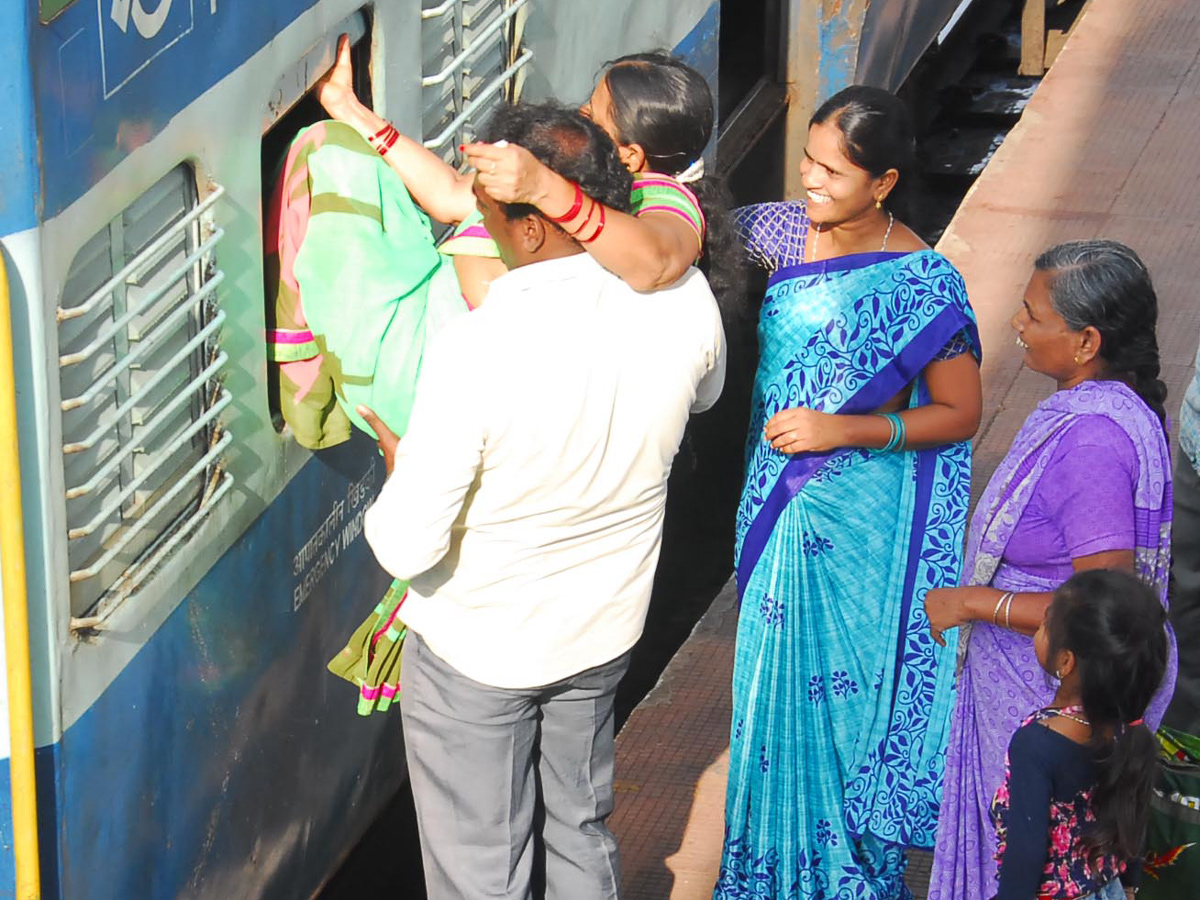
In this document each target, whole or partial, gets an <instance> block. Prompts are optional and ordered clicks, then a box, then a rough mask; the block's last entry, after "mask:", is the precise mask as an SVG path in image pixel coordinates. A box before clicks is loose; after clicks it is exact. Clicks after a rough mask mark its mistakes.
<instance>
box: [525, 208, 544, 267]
mask: <svg viewBox="0 0 1200 900" xmlns="http://www.w3.org/2000/svg"><path fill="white" fill-rule="evenodd" d="M546 228H547V225H546V220H545V219H543V218H542V217H541V216H539V215H535V214H533V213H530V214H529V215H527V216H525V218H523V219H522V220H521V225H520V228H519V229H518V234H519V235H520V238H521V247H522V249H523V250H524V251H525V252H526V253H527V254H529V255H531V256H532V255H534V254H536V253H537V252H538V251H539V250H541V249H542V246H543V245H544V244H545V243H546Z"/></svg>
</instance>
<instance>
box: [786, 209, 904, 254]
mask: <svg viewBox="0 0 1200 900" xmlns="http://www.w3.org/2000/svg"><path fill="white" fill-rule="evenodd" d="M895 224H896V217H895V216H894V215H892V213H891V212H888V227H887V231H885V232H884V233H883V244H882V245H881V246H880V247H879V252H880V253H883V252H885V251H886V250H887V242H888V238H890V237H891V236H892V226H893V225H895ZM820 240H821V229H820V228H818V227H817V226H816V225H814V226H813V242H812V253H811V254H810V255H809V257H808V261H809V262H816V261H817V243H818V242H819V241H820Z"/></svg>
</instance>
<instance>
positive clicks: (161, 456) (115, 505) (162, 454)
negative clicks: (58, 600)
mask: <svg viewBox="0 0 1200 900" xmlns="http://www.w3.org/2000/svg"><path fill="white" fill-rule="evenodd" d="M232 400H233V395H232V394H231V393H229V391H226V390H222V391H221V395H220V399H219V400H217V402H216V403H214V404H213V405H212V406H210V407H209V408H208V409H207V410H205V412H204V414H203V415H202V416H200V417H199V418H197V419H195V420H193V421H192V424H191V425H189V426H188V427H187V428H185V429H184V430H183V431H181V432H180V433H179V434H177V435H175V437H174V438H172V439H171V442H170V443H169V444H167V445H166V446H165V447H162V448H161V449H159V450H158V451H156V452H155V454H154V459H153V461H152V463H151V465H150V466H148V467H147V469H146V471H144V472H143V473H142V474H141V475H139V476H137V477H136V478H134V479H133V480H132V481H130V482H129V483H128V484H126V485H125V486H124V487H123V488H122V489H121V490H120V491H118V492H117V494H116V496H115V497H113V498H111V499H110V500H109V501H108V502H107V503H106V504H105V505H104V506H102V507H100V510H99V511H98V512H97V513H96V514H95V515H94V516H93V517H92V519H91V521H90V522H88V523H87V524H86V525H84V526H82V527H80V528H72V529H70V530H69V531H67V540H70V541H73V540H76V539H77V538H81V537H87V536H88V535H89V534H91V533H92V532H94V531H95V530H96V529H97V528H99V527H100V526H101V525H103V524H104V523H105V521H106V520H107V519H108V517H109V516H111V515H112V514H113V513H118V512H120V511H121V508H122V507H123V506H124V505H125V501H126V500H128V499H129V498H130V497H132V496H133V495H134V494H135V493H137V490H138V488H140V487H141V486H142V485H143V484H145V483H146V482H147V481H149V480H150V477H151V476H152V475H157V474H158V470H159V466H161V465H162V461H163V460H165V459H170V457H171V455H172V454H173V453H174V452H175V451H176V450H178V449H179V448H180V447H182V446H183V445H184V444H186V443H188V441H190V440H191V439H192V438H194V437H195V436H196V435H197V434H199V433H200V432H201V430H203V429H204V428H205V427H206V426H208V424H209V423H210V422H212V421H213V420H214V419H215V418H216V417H217V414H218V413H220V412H221V410H223V409H224V408H225V407H226V406H228V405H229V404H230V402H231V401H232ZM142 518H145V517H144V516H143V517H142Z"/></svg>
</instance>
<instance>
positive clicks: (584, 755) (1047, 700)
mask: <svg viewBox="0 0 1200 900" xmlns="http://www.w3.org/2000/svg"><path fill="white" fill-rule="evenodd" d="M351 84H352V79H351V72H350V58H349V53H348V48H347V47H346V45H345V44H343V45H342V47H341V48H340V51H339V56H338V62H337V64H336V66H335V67H334V69H333V71H332V72H331V73H330V74H329V75H328V76H327V77H326V79H325V80H324V81H323V82H322V84H321V86H320V93H319V97H320V99H321V102H322V103H323V105H324V106H325V108H326V110H327V111H328V112H329V114H330V115H331V116H332V117H333V121H332V122H328V123H321V124H320V125H318V126H314V127H313V128H312V129H310V130H309V131H307V132H305V133H304V134H302V135H301V136H300V137H299V138H297V141H296V142H295V143H294V144H293V147H292V150H291V152H290V153H289V155H288V159H287V160H286V162H285V164H284V170H283V174H282V176H281V189H280V191H279V192H278V201H277V203H276V204H275V207H274V209H273V211H272V216H273V220H274V221H275V222H276V227H275V228H274V229H273V231H272V233H271V240H272V247H271V249H272V250H273V251H275V252H276V253H277V255H278V262H279V282H280V288H279V292H278V298H277V310H276V318H277V321H276V323H275V324H276V325H277V326H278V327H277V330H276V331H275V333H274V335H273V340H274V342H275V347H276V359H277V360H278V361H279V363H280V366H279V370H280V385H281V395H283V396H285V397H287V398H288V399H287V403H285V405H284V414H285V417H287V419H288V421H289V423H290V424H291V425H292V427H293V431H294V433H296V435H297V437H298V438H299V439H302V440H304V441H307V442H308V445H309V446H314V447H319V446H324V445H326V443H327V442H328V441H331V440H332V441H336V440H338V439H340V437H341V436H342V435H343V434H344V433H346V431H347V430H348V428H349V427H350V423H351V422H353V423H354V424H356V425H358V426H360V427H363V428H364V429H367V430H369V431H370V433H372V434H373V435H375V436H376V437H377V438H378V440H379V445H380V448H381V450H382V452H383V454H384V458H385V462H386V465H387V469H388V472H389V477H388V479H387V481H386V483H385V484H384V486H383V488H382V491H381V493H380V495H379V498H378V499H377V501H376V502H375V504H374V506H372V508H371V509H370V511H369V512H368V514H367V516H366V522H365V531H366V536H367V540H368V541H369V543H370V545H371V547H372V548H373V550H374V551H375V554H376V556H377V558H378V560H379V562H380V564H381V565H382V566H383V567H384V569H386V570H387V571H388V572H389V573H390V574H391V575H392V576H393V577H394V578H395V579H396V583H395V584H394V585H393V588H392V590H390V591H389V593H388V597H387V598H385V601H384V602H383V603H381V604H379V606H377V607H376V609H375V611H374V612H373V613H372V617H371V618H370V619H368V622H367V623H364V628H363V629H360V632H359V634H360V640H359V641H358V645H356V644H354V643H352V645H351V646H350V647H348V648H347V650H346V651H345V654H348V655H349V657H353V659H351V660H350V661H349V662H347V661H345V660H343V663H344V664H343V665H342V666H341V670H342V671H343V672H344V673H353V674H352V675H351V676H350V677H352V678H353V680H355V681H356V683H357V684H358V686H359V688H360V691H361V699H360V709H364V704H365V709H364V711H370V710H371V709H374V708H386V706H387V705H388V703H390V702H391V701H392V700H393V699H394V698H395V697H397V696H398V697H399V705H400V709H401V716H402V719H403V725H404V731H405V740H406V753H407V757H408V766H409V773H410V778H411V782H412V787H413V794H414V798H415V801H416V809H417V817H418V824H419V828H420V832H421V839H422V853H423V858H424V865H425V878H426V884H427V889H428V892H429V896H430V897H431V898H436V900H443V898H445V900H449V898H455V900H458V898H468V900H475V898H483V897H510V898H515V900H521V898H526V897H531V896H533V895H534V892H536V893H537V894H538V895H539V896H541V895H544V896H546V897H548V898H569V900H592V898H595V900H601V898H615V897H616V896H617V895H618V890H619V868H618V859H617V849H616V842H615V840H614V838H613V836H612V834H611V833H610V832H609V830H608V828H607V826H606V824H605V820H606V818H607V817H608V815H609V813H611V811H612V808H613V765H614V744H613V697H614V692H615V689H616V685H617V683H618V682H619V681H620V679H621V677H622V675H623V674H624V672H625V669H626V667H627V665H628V660H629V653H630V650H631V648H632V647H633V645H634V644H635V642H636V641H637V640H638V638H639V636H640V634H641V631H642V627H643V623H644V620H645V616H646V611H647V607H648V604H649V599H650V590H651V584H652V580H653V575H654V570H655V565H656V562H657V558H658V553H659V547H660V543H661V535H662V524H663V513H664V507H665V502H666V485H667V476H668V474H669V472H670V468H671V463H672V460H673V458H674V456H675V454H676V452H677V450H678V448H679V444H680V441H681V439H682V437H683V432H684V426H685V424H686V422H687V419H688V416H689V415H690V414H691V413H693V412H700V411H702V410H704V409H706V408H708V407H710V406H711V405H712V404H713V403H715V402H716V401H717V398H718V396H719V395H720V393H721V388H722V383H723V379H724V372H725V358H726V348H725V337H724V332H723V329H722V315H723V314H724V315H725V316H727V317H728V316H730V315H733V314H735V313H736V310H737V307H738V305H739V304H741V303H745V302H746V301H745V300H744V298H743V297H742V294H741V292H740V291H739V290H738V285H739V284H740V283H741V280H740V278H739V269H740V268H741V267H743V266H753V265H757V266H759V267H761V268H763V269H766V270H767V273H768V276H769V280H768V287H767V290H766V292H765V295H764V296H763V297H762V300H761V308H760V312H759V328H758V338H759V362H758V369H757V373H756V377H755V387H754V393H753V398H752V409H751V421H750V424H749V438H748V441H747V448H746V468H745V477H744V486H743V491H742V497H741V502H740V505H739V509H738V513H737V518H736V522H735V523H731V524H732V525H733V526H734V527H733V529H731V531H732V532H735V536H734V537H735V540H736V556H735V566H736V581H737V589H738V595H739V599H740V614H739V624H738V634H737V646H736V658H735V663H734V669H733V672H732V673H731V676H732V680H733V720H732V722H731V735H730V757H731V759H730V768H729V779H728V793H727V802H726V814H725V838H724V846H723V854H722V860H721V865H720V873H719V876H718V879H717V883H716V885H715V888H714V900H740V898H749V897H755V898H779V900H785V898H786V900H790V898H842V897H855V898H871V900H884V898H902V897H907V896H909V893H908V889H907V887H906V886H905V884H904V871H905V865H906V853H907V850H908V848H910V847H927V848H928V847H935V848H936V850H935V855H934V866H933V875H932V881H931V885H930V893H929V896H930V897H931V898H939V900H988V898H992V897H999V898H1001V900H1017V898H1020V900H1032V898H1078V897H1090V896H1094V897H1101V898H1121V897H1125V896H1126V895H1127V894H1132V893H1134V892H1136V889H1137V885H1138V879H1139V874H1140V859H1141V857H1142V854H1143V849H1144V847H1143V845H1144V840H1145V832H1146V821H1147V810H1148V807H1149V802H1150V796H1151V791H1152V784H1153V777H1154V771H1155V758H1156V746H1157V745H1156V743H1155V740H1154V738H1153V734H1152V732H1153V730H1154V729H1155V728H1156V727H1157V725H1158V724H1159V722H1160V721H1161V720H1162V718H1163V715H1164V712H1165V711H1166V708H1167V705H1168V703H1169V701H1170V700H1171V696H1172V689H1173V686H1174V681H1175V675H1176V670H1177V654H1176V649H1175V642H1174V637H1173V633H1172V629H1171V626H1170V624H1169V623H1168V621H1167V614H1166V596H1167V583H1168V573H1169V569H1170V562H1171V518H1172V508H1173V504H1172V471H1171V466H1170V463H1169V453H1168V438H1167V416H1166V411H1165V405H1164V404H1165V400H1166V389H1165V387H1164V385H1163V383H1162V382H1161V381H1160V380H1159V358H1158V346H1157V339H1156V333H1155V328H1156V320H1157V300H1156V296H1155V293H1154V288H1153V286H1152V283H1151V279H1150V275H1149V273H1148V271H1147V269H1146V267H1145V265H1144V264H1143V263H1142V261H1141V260H1140V259H1139V258H1138V256H1137V254H1136V253H1135V252H1134V251H1133V250H1131V249H1130V248H1128V247H1126V246H1124V245H1122V244H1119V243H1116V242H1113V241H1105V240H1093V241H1078V242H1071V243H1066V244H1061V245H1059V246H1056V247H1052V248H1050V249H1048V250H1047V251H1046V252H1045V253H1043V254H1042V255H1041V256H1040V257H1039V258H1038V259H1037V261H1036V264H1035V266H1034V269H1033V271H1032V272H1031V274H1030V277H1029V282H1028V286H1027V287H1026V289H1025V293H1024V297H1023V298H1020V299H1019V301H1018V302H1016V303H1015V305H1016V307H1017V308H1016V312H1015V314H1014V316H1013V319H1012V327H1013V329H1014V332H1015V337H1016V342H1017V344H1018V345H1019V346H1020V347H1021V348H1022V350H1023V351H1024V361H1025V364H1026V365H1027V366H1028V367H1029V368H1030V369H1032V370H1033V371H1035V372H1038V373H1041V374H1043V375H1045V376H1047V377H1048V378H1050V379H1052V380H1053V381H1054V383H1055V386H1056V390H1055V392H1054V393H1053V394H1052V395H1051V396H1050V398H1049V399H1047V400H1045V401H1043V402H1042V403H1040V404H1039V405H1038V406H1037V408H1036V409H1035V410H1034V411H1033V413H1032V414H1031V415H1030V416H1029V418H1028V419H1027V421H1026V422H1025V424H1024V426H1023V427H1022V428H1021V430H1020V432H1019V433H1018V434H1017V436H1016V438H1015V439H1014V441H1013V443H1012V447H1011V449H1010V450H1009V452H1008V454H1007V456H1006V457H1005V458H1004V460H1003V461H1002V462H1001V463H1000V465H999V466H998V468H997V469H996V471H995V473H994V474H993V475H992V477H991V479H990V481H989V482H988V485H987V487H986V489H985V490H984V492H983V494H982V496H981V498H980V500H979V502H978V504H977V505H976V508H975V511H974V514H973V517H972V519H971V521H970V527H969V529H968V527H967V526H968V521H967V518H968V506H969V500H970V483H971V439H972V438H973V436H974V435H975V433H976V431H977V430H978V428H979V423H980V419H981V414H982V409H981V407H982V398H981V384H980V370H979V363H980V359H981V353H982V348H981V345H980V339H979V334H978V331H977V328H976V324H975V316H974V313H973V311H972V309H971V305H970V302H969V299H968V295H967V289H966V286H965V285H964V282H963V279H962V278H961V276H960V275H959V273H958V272H957V271H956V270H955V268H954V266H953V265H952V264H951V263H950V262H949V261H948V260H947V259H946V258H945V257H943V256H941V255H940V254H938V253H937V252H935V251H933V250H932V249H930V248H929V247H928V246H927V245H926V244H925V242H924V241H923V240H922V239H921V237H920V236H919V235H918V234H917V232H916V231H914V230H913V228H911V227H910V225H909V222H910V221H911V218H910V216H911V212H910V211H911V209H912V202H913V198H912V197H911V196H910V193H911V188H912V185H913V169H914V164H915V155H916V143H915V140H914V135H913V132H912V128H911V125H910V122H909V118H908V115H907V111H906V109H905V106H904V104H903V103H902V102H901V101H900V100H898V99H897V98H896V97H894V96H893V95H891V94H889V93H887V92H885V91H882V90H878V89H874V88H869V87H851V88H847V89H845V90H843V91H841V92H839V93H837V94H835V95H834V96H833V97H830V98H829V99H828V100H826V101H825V102H824V103H823V104H822V105H821V107H820V108H819V109H818V110H817V111H816V113H815V114H814V115H813V117H812V120H811V122H810V126H809V132H808V142H807V145H806V148H805V154H804V159H803V160H802V161H801V163H800V167H801V177H802V182H803V185H804V188H805V191H806V194H805V197H804V199H801V200H795V201H783V202H775V203H765V204H759V205H755V206H750V207H744V208H741V209H738V210H734V211H732V213H730V212H729V211H728V210H727V209H726V203H725V197H724V195H723V193H722V190H721V188H720V186H719V185H718V184H716V183H715V179H713V178H712V177H711V176H706V174H705V172H704V164H703V152H704V150H705V148H706V147H707V146H708V145H709V142H710V139H711V137H712V129H713V103H712V97H711V95H710V93H709V89H708V86H707V84H706V82H705V81H704V79H703V78H702V77H701V76H699V75H698V74H697V73H696V72H694V71H693V70H691V69H690V68H689V67H687V66H686V65H685V64H683V63H682V62H680V61H679V60H676V59H674V58H672V57H670V56H668V55H666V54H662V53H645V54H636V55H633V56H628V57H623V58H621V59H618V60H616V61H614V62H612V63H609V64H608V65H607V66H606V67H605V69H604V71H603V72H602V73H601V75H600V77H599V79H598V81H597V84H596V87H595V90H594V92H593V93H592V96H591V97H590V99H589V100H588V101H587V102H586V103H585V104H584V105H583V107H582V109H580V110H578V111H576V110H571V109H567V108H565V107H562V106H559V105H557V104H553V103H546V104H517V105H515V106H511V107H506V108H504V109H502V110H501V111H500V112H498V113H497V114H496V115H495V116H494V118H493V119H492V121H491V122H490V123H489V124H488V126H487V128H486V132H485V134H483V135H482V138H481V140H480V141H478V142H475V143H472V144H469V145H466V146H465V147H464V148H463V152H464V154H465V159H466V160H467V162H468V163H469V164H470V169H469V170H468V171H467V172H466V173H460V172H458V171H457V170H455V169H453V168H452V167H450V166H448V165H447V164H446V163H444V162H443V161H442V160H440V159H439V158H437V157H435V156H433V155H432V154H431V153H429V152H428V151H426V150H424V149H423V148H422V147H421V146H420V145H419V144H417V143H415V142H413V141H411V140H409V139H408V138H406V137H404V136H403V135H401V134H399V133H398V132H397V131H396V129H395V128H394V127H392V126H391V125H390V124H389V123H387V122H386V121H384V120H383V119H382V118H380V117H379V116H377V115H376V114H375V113H373V112H372V111H370V110H369V109H368V108H367V107H366V106H364V105H363V104H362V103H361V102H360V101H359V100H358V98H356V97H355V96H354V93H353V90H352V89H351ZM422 210H423V211H424V212H422ZM426 214H428V215H429V216H432V217H434V218H435V219H437V220H439V221H442V222H446V223H448V224H450V225H453V226H454V230H453V233H452V235H451V236H450V237H449V238H448V239H447V240H445V241H443V242H441V243H440V244H439V243H438V242H437V241H435V239H434V235H433V232H432V230H431V229H430V225H429V220H428V218H426ZM710 283H711V287H710ZM360 285H361V289H360ZM1014 299H1016V298H1014ZM1198 396H1200V394H1198ZM1196 406H1197V408H1198V409H1200V402H1198V403H1197V404H1196ZM1197 433H1200V429H1197ZM1191 441H1192V443H1191V444H1190V445H1189V444H1186V443H1185V445H1184V450H1183V453H1182V454H1181V462H1180V466H1182V465H1183V464H1184V462H1187V463H1188V464H1189V465H1191V464H1192V461H1193V460H1194V459H1195V456H1196V451H1195V448H1196V446H1197V444H1198V443H1200V440H1198V439H1197V438H1196V436H1195V435H1193V436H1192V437H1191ZM1177 471H1178V467H1177ZM1177 477H1180V476H1177ZM1189 477H1190V478H1191V479H1192V483H1193V484H1194V483H1195V482H1196V475H1195V472H1194V471H1191V472H1190V476H1189ZM1193 493H1194V494H1196V493H1197V492H1193ZM1197 496H1200V494H1197ZM1189 502H1190V503H1191V504H1193V506H1191V507H1189V509H1191V510H1192V512H1191V513H1190V515H1192V517H1193V518H1195V515H1196V514H1195V511H1194V507H1195V506H1196V505H1200V501H1197V500H1196V498H1195V497H1193V498H1192V499H1191V500H1190V501H1189ZM1198 533H1200V529H1195V528H1193V529H1192V531H1191V533H1190V540H1192V541H1193V542H1194V541H1195V540H1196V534H1198ZM964 544H965V546H964ZM1179 552H1180V549H1179V547H1178V546H1177V547H1176V553H1177V554H1178V553H1179ZM1177 562H1178V561H1177ZM1197 568H1200V553H1193V558H1191V559H1190V560H1189V562H1188V564H1187V566H1186V567H1185V569H1184V571H1185V572H1186V574H1183V575H1180V576H1179V577H1180V578H1181V579H1187V580H1188V588H1187V589H1188V590H1193V591H1194V588H1195V584H1194V583H1200V578H1197V577H1196V576H1195V574H1194V572H1195V570H1196V569H1197ZM1198 608H1200V607H1198ZM1188 621H1190V620H1188ZM401 622H402V623H403V625H401V624H400V623H401ZM405 629H406V630H405ZM385 633H386V634H388V635H389V636H390V639H389V642H384V643H385V644H395V645H399V643H400V641H399V640H398V638H402V652H396V653H390V655H389V656H388V659H389V660H390V661H389V662H388V663H386V664H381V663H379V662H378V661H377V659H376V658H374V657H373V654H377V649H376V648H377V646H383V645H380V644H378V642H379V639H380V637H381V636H382V635H384V634H385ZM356 654H358V655H357V656H356ZM379 658H382V654H381V652H380V653H379ZM1193 677H1194V676H1193ZM381 700H382V701H384V702H382V703H381V704H379V705H377V703H378V702H379V701H381ZM1190 709H1191V710H1192V711H1194V707H1193V708H1190ZM1180 715H1181V717H1182V720H1181V721H1178V722H1177V723H1176V724H1177V725H1179V726H1180V727H1184V728H1186V727H1190V726H1191V725H1192V724H1193V723H1192V722H1191V719H1190V718H1187V716H1188V715H1190V713H1189V712H1186V711H1185V712H1184V713H1181V714H1180Z"/></svg>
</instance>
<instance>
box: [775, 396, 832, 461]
mask: <svg viewBox="0 0 1200 900" xmlns="http://www.w3.org/2000/svg"><path fill="white" fill-rule="evenodd" d="M842 424H843V423H842V422H841V417H840V416H837V415H834V414H832V413H823V412H817V410H815V409H805V408H804V407H796V408H795V409H782V410H780V411H779V412H777V413H775V415H773V416H771V419H770V421H768V422H767V425H766V428H764V429H763V434H764V435H765V437H766V439H767V441H768V442H770V444H771V446H772V447H774V448H775V449H776V450H778V451H780V452H781V453H823V452H825V451H828V450H836V449H837V448H838V447H843V446H845V433H844V430H843V428H842Z"/></svg>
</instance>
